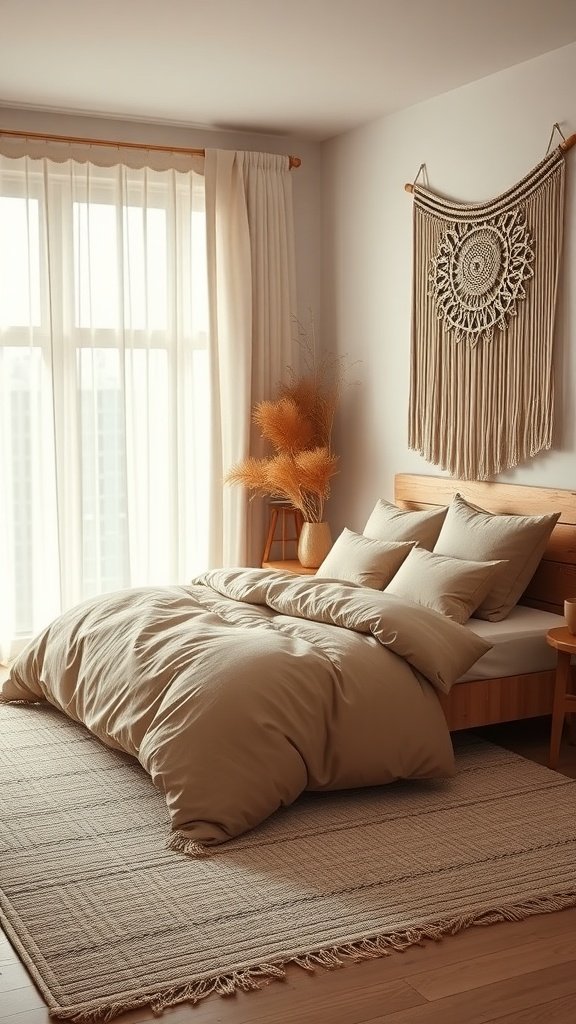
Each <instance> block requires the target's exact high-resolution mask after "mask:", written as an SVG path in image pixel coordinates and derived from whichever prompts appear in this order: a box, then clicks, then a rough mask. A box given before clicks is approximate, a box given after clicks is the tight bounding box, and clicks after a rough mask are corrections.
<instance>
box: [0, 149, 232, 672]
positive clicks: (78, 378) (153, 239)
mask: <svg viewBox="0 0 576 1024" xmlns="http://www.w3.org/2000/svg"><path fill="white" fill-rule="evenodd" d="M207 294H208V293H207V264H206V217H205V208H204V181H203V178H202V176H201V175H198V174H196V173H194V172H193V171H189V172H185V173H184V172H176V171H152V170H150V169H147V168H143V169H135V168H128V167H126V166H115V167H101V166H95V165H93V164H91V163H80V162H76V161H74V160H68V161H65V162H53V161H51V160H49V159H42V160H38V159H34V160H32V159H29V158H28V157H22V158H17V159H16V158H11V157H0V492H1V499H0V581H1V583H0V602H1V603H0V645H1V654H2V655H3V657H7V656H10V654H11V653H12V652H13V651H14V650H15V649H16V648H17V646H18V639H19V638H22V637H26V636H28V635H30V634H32V633H34V632H35V631H36V630H38V629H39V628H41V627H42V626H43V625H45V624H46V623H47V622H48V621H49V620H50V619H51V618H52V617H53V616H54V615H56V614H58V613H59V612H60V611H61V610H62V609H65V608H67V607H70V606H71V605H73V604H75V603H76V602H78V601H80V600H82V599H83V598H86V597H89V596H91V595H93V594H96V593H101V592H104V591H109V590H113V589H120V588H122V587H127V586H135V585H140V584H148V583H160V584H161V583H168V582H177V581H184V582H185V581H186V580H188V579H189V578H190V576H191V574H193V573H194V572H195V571H198V570H201V569H203V568H205V567H206V565H207V564H208V558H209V555H208V520H209V497H210V489H209V473H210V460H209V452H210V450H211V447H212V443H211V424H212V423H213V422H214V421H215V420H214V415H213V411H212V408H211V400H210V395H211V384H210V379H211V374H210V363H209V337H208V323H209V315H208V297H207Z"/></svg>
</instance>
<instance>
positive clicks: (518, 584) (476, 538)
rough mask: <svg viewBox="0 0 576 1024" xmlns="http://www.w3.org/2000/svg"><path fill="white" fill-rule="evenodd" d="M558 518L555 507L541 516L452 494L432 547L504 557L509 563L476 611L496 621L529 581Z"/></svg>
mask: <svg viewBox="0 0 576 1024" xmlns="http://www.w3.org/2000/svg"><path fill="white" fill-rule="evenodd" d="M559 518H560V513H559V512H555V513H552V514H551V515H545V516H515V515H500V514H498V513H493V512H487V511H486V509H483V508H478V507H477V506H476V505H471V504H470V503H469V502H467V501H466V500H465V499H464V498H463V497H462V495H461V494H456V495H454V499H453V501H452V503H451V505H450V507H449V509H448V514H447V516H446V519H445V520H444V525H443V526H442V529H441V531H440V536H439V537H438V540H437V541H436V544H435V545H434V551H435V553H436V554H439V555H450V556H452V557H453V558H473V559H475V560H477V561H479V562H484V561H488V560H492V559H504V560H505V561H507V562H508V568H507V569H506V570H505V571H504V572H502V573H500V574H499V575H498V577H497V579H495V580H494V582H493V586H492V587H491V588H490V590H489V591H488V593H487V594H486V596H485V597H484V598H483V600H482V603H481V604H480V607H479V608H478V609H477V610H476V612H475V615H476V616H477V617H478V618H479V619H489V620H490V621H491V622H500V620H501V619H505V618H506V616H507V615H508V613H509V612H510V611H512V608H514V605H516V604H517V603H518V600H519V598H520V597H521V596H522V594H523V593H524V591H525V590H526V587H527V586H528V584H529V583H530V580H531V579H532V577H533V575H534V573H535V572H536V569H537V567H538V563H539V562H540V559H541V558H542V555H543V554H544V551H545V549H546V545H547V543H548V539H549V537H550V534H551V533H552V530H553V529H554V526H555V525H556V523H557V522H558V519H559Z"/></svg>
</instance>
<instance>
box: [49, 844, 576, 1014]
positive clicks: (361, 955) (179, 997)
mask: <svg viewBox="0 0 576 1024" xmlns="http://www.w3.org/2000/svg"><path fill="white" fill-rule="evenodd" d="M174 835H178V833H174ZM180 835H182V834H180ZM183 838H184V839H186V836H183ZM187 841H188V842H190V843H192V842H193V841H192V840H190V839H188V840H187ZM196 845H199V846H201V844H196ZM196 856H198V854H196ZM574 906H576V890H575V891H573V892H567V893H566V892H564V893H550V894H547V895H545V896H535V897H533V898H532V899H529V900H525V901H524V902H522V903H516V904H510V905H509V906H501V907H493V908H492V909H490V910H481V911H478V912H477V913H473V914H462V915H461V916H459V917H454V918H446V919H443V920H440V921H437V922H429V923H428V924H425V925H418V926H415V927H413V928H406V929H404V930H403V931H399V932H391V933H388V934H382V935H376V936H374V937H371V938H365V939H357V940H356V941H354V942H345V943H342V945H339V946H333V947H329V948H327V949H319V950H316V951H314V952H310V953H305V954H302V955H301V956H292V957H287V958H286V959H285V960H282V961H281V962H279V963H274V964H266V963H264V964H260V965H259V966H258V967H248V968H246V969H245V970H239V971H233V972H232V973H230V974H221V975H218V976H217V977H215V978H205V979H203V980H201V981H194V982H190V983H189V984H185V985H176V986H174V987H173V988H170V989H166V990H165V991H164V992H157V993H151V994H149V995H146V996H135V997H133V998H132V999H130V998H129V997H128V998H127V999H125V1000H123V1001H118V1002H111V1003H106V1004H104V1005H101V1006H98V1007H94V1008H93V1009H82V1010H74V1009H55V1008H51V1009H50V1015H51V1016H54V1017H59V1018H61V1019H63V1020H70V1021H72V1022H73V1024H107V1022H108V1021H111V1020H114V1018H115V1017H118V1016H119V1015H120V1014H122V1013H127V1012H128V1011H129V1010H136V1009H140V1008H142V1007H145V1006H149V1007H150V1009H151V1010H152V1013H154V1014H155V1015H156V1016H160V1015H161V1014H162V1013H163V1012H164V1010H166V1009H168V1007H170V1006H177V1005H178V1004H179V1003H191V1004H192V1005H193V1006H195V1005H196V1003H199V1002H200V1001H201V1000H202V999H206V997H207V996H210V995H214V994H215V995H219V996H232V995H235V994H236V992H240V991H241V992H254V991H257V990H258V989H261V988H263V987H264V986H265V985H268V984H269V983H270V982H271V981H283V980H284V979H285V977H286V967H288V966H289V965H290V964H295V965H296V966H298V967H301V968H303V969H304V970H305V971H311V972H313V971H315V970H316V969H317V968H318V967H320V968H322V969H323V970H337V969H339V968H341V967H344V966H346V964H348V963H360V962H361V961H363V960H371V959H374V958H376V957H383V956H391V955H392V953H393V952H400V953H402V952H404V951H405V950H406V949H409V948H410V947H411V946H423V945H424V944H425V942H426V941H427V940H428V941H433V942H439V941H440V940H441V939H442V938H444V937H445V936H446V935H456V934H457V933H458V932H460V931H463V930H464V929H466V928H470V927H473V926H474V927H478V926H479V927H482V926H487V925H492V924H499V923H502V922H504V921H522V920H524V919H525V918H528V917H532V916H533V915H535V914H551V913H554V912H555V911H559V910H567V909H568V908H569V907H574Z"/></svg>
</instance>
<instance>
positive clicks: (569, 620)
mask: <svg viewBox="0 0 576 1024" xmlns="http://www.w3.org/2000/svg"><path fill="white" fill-rule="evenodd" d="M564 618H565V619H566V625H567V626H568V629H569V630H570V632H571V633H573V634H574V635H575V636H576V597H567V598H566V600H565V601H564Z"/></svg>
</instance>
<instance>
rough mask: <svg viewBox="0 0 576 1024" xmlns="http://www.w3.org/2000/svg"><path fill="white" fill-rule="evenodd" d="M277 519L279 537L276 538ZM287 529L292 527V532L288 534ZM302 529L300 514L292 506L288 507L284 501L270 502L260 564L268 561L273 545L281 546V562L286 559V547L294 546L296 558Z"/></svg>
mask: <svg viewBox="0 0 576 1024" xmlns="http://www.w3.org/2000/svg"><path fill="white" fill-rule="evenodd" d="M278 519H280V527H281V529H280V536H279V537H276V528H277V526H278ZM288 527H292V530H293V532H292V533H288ZM301 529H302V514H301V512H299V511H298V509H297V508H294V506H293V505H290V504H289V503H288V502H285V501H271V502H270V522H269V525H268V536H267V537H266V543H265V545H264V554H263V555H262V562H268V561H270V551H271V549H272V545H273V544H281V545H282V560H284V559H286V558H287V555H286V545H287V544H295V545H296V550H295V552H294V558H296V557H297V549H298V539H299V537H300V530H301Z"/></svg>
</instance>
